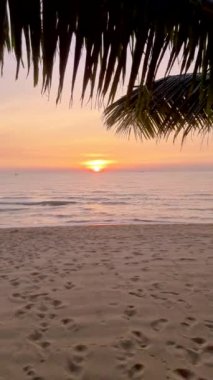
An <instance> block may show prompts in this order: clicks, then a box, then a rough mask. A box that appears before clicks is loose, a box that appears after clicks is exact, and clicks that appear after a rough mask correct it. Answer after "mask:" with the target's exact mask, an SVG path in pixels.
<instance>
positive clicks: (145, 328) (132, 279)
mask: <svg viewBox="0 0 213 380" xmlns="http://www.w3.org/2000/svg"><path fill="white" fill-rule="evenodd" d="M0 289H1V291H0V342H1V344H0V380H25V379H29V380H75V379H79V380H96V379H97V380H125V379H132V380H140V379H141V380H168V379H171V380H173V379H174V380H184V379H186V380H188V379H189V380H191V379H192V380H212V379H213V225H140V226H91V227H90V226H88V227H50V228H26V229H25V228H22V229H1V230H0Z"/></svg>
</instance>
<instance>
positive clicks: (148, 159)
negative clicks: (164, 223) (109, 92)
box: [0, 56, 213, 169]
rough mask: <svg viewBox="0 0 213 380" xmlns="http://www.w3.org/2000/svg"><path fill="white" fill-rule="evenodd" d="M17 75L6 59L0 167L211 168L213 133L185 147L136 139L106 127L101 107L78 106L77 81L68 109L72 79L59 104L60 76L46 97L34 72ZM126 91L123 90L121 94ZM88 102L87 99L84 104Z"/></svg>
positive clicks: (11, 59) (1, 98)
mask: <svg viewBox="0 0 213 380" xmlns="http://www.w3.org/2000/svg"><path fill="white" fill-rule="evenodd" d="M14 77H15V59H14V57H12V56H10V57H6V58H5V66H4V75H3V77H1V78H0V81H1V82H0V83H1V90H0V169H5V168H18V169H21V168H57V169H59V168H61V169H64V168H65V169H69V168H70V169H72V168H75V169H76V168H83V166H84V162H85V161H87V160H95V159H100V160H102V159H104V160H109V161H110V163H109V166H111V168H139V167H140V168H145V169H146V168H148V169H149V168H164V167H165V166H166V167H167V166H168V165H169V166H179V165H180V166H197V165H198V166H202V167H213V155H212V148H213V138H212V135H211V136H210V135H209V136H208V137H207V136H206V137H205V139H204V140H203V139H202V138H201V137H197V136H194V137H193V138H192V137H189V138H188V139H187V140H186V141H185V142H184V145H183V146H182V147H181V143H180V140H179V141H176V142H175V144H174V143H173V142H172V139H171V140H169V141H167V142H166V141H160V142H158V143H156V142H155V141H144V142H141V141H135V139H134V136H133V135H132V136H131V138H130V140H128V139H127V138H126V137H124V136H122V135H115V133H114V131H113V130H111V131H107V130H106V128H105V127H104V122H103V118H102V112H103V108H102V109H97V108H95V107H91V104H88V105H86V104H85V105H83V107H81V105H80V101H79V99H80V85H79V84H78V83H77V86H76V91H75V100H74V104H73V106H72V107H71V108H70V107H69V97H70V93H69V89H70V80H69V79H67V81H66V84H65V86H64V91H63V97H62V101H61V103H60V104H58V105H57V106H56V104H55V99H56V90H57V75H55V76H54V79H53V86H52V90H51V93H50V97H49V99H48V96H47V94H44V95H41V85H38V86H37V87H36V88H33V85H32V78H31V74H30V75H29V77H28V78H26V70H22V71H21V73H20V78H19V80H18V81H15V80H14ZM120 95H122V91H121V92H120ZM85 103H86V102H85Z"/></svg>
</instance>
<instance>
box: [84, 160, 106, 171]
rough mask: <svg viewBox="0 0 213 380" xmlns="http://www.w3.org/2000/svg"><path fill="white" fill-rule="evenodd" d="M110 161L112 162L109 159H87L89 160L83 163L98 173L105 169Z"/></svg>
mask: <svg viewBox="0 0 213 380" xmlns="http://www.w3.org/2000/svg"><path fill="white" fill-rule="evenodd" d="M111 162H112V161H111V160H89V161H85V162H84V163H83V165H84V166H85V167H86V168H87V169H90V170H92V171H93V172H96V173H98V172H101V171H102V170H104V169H106V168H107V167H108V166H109V164H110V163H111Z"/></svg>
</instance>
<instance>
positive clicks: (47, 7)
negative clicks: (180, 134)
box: [0, 0, 213, 122]
mask: <svg viewBox="0 0 213 380" xmlns="http://www.w3.org/2000/svg"><path fill="white" fill-rule="evenodd" d="M212 25H213V0H172V1H171V0H161V1H159V0H122V1H121V0H120V1H119V0H90V1H88V0H30V1H29V0H0V63H1V64H2V65H3V58H4V50H5V48H7V49H9V50H12V51H14V52H15V56H16V60H17V77H18V73H19V67H20V64H21V63H22V60H23V48H22V46H23V41H25V45H26V50H27V64H28V69H29V67H30V65H31V64H32V65H33V70H34V84H35V85H36V84H37V83H38V78H39V68H40V63H41V65H42V79H43V86H42V87H43V90H44V91H45V90H47V89H50V87H51V80H52V73H53V67H54V64H55V57H56V55H58V56H59V87H58V98H57V100H59V99H60V97H61V92H62V89H63V83H64V75H65V71H66V67H67V62H68V55H69V52H70V47H71V43H73V46H74V49H73V57H72V58H73V62H72V67H71V68H70V70H71V72H72V80H71V96H72V94H73V91H74V86H75V81H76V75H77V72H78V69H79V63H80V61H81V60H82V56H81V53H82V49H84V50H85V55H84V58H83V59H84V66H83V73H82V78H83V83H82V99H84V98H85V92H86V90H87V89H88V90H89V97H91V98H92V97H94V96H95V97H96V96H97V95H98V97H99V98H104V97H106V96H107V97H108V101H109V103H112V102H113V100H114V98H115V95H116V92H117V88H118V84H119V83H120V81H121V80H123V81H124V79H126V80H127V84H128V88H127V94H128V96H133V94H134V92H133V94H132V95H131V92H132V90H133V89H134V86H135V84H136V83H137V84H139V85H140V88H143V86H144V85H146V86H147V88H149V91H150V89H152V85H153V81H154V80H155V79H156V74H157V71H158V68H159V65H160V63H161V62H162V60H163V58H164V57H165V54H166V56H167V57H168V55H167V54H169V57H168V60H167V70H166V76H167V75H169V72H170V70H171V68H172V67H173V65H174V63H175V62H176V60H177V58H178V57H180V55H181V67H180V74H184V73H185V72H188V70H189V68H190V66H191V65H192V64H193V80H194V78H196V75H197V74H198V73H200V75H201V77H200V78H201V86H199V90H198V91H199V92H200V93H199V97H200V95H202V92H203V84H205V86H206V83H208V84H207V87H205V94H206V102H205V103H206V112H207V113H209V112H210V111H211V105H212V102H213V27H212ZM129 50H130V51H131V57H132V60H131V67H130V72H129V74H128V76H127V71H126V64H127V53H128V51H129ZM168 51H169V53H168ZM195 83H196V80H195ZM151 91H152V90H151ZM147 105H148V104H147ZM188 120H189V119H188ZM156 122H157V120H156Z"/></svg>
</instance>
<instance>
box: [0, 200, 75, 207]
mask: <svg viewBox="0 0 213 380" xmlns="http://www.w3.org/2000/svg"><path fill="white" fill-rule="evenodd" d="M76 203H77V202H76V201H37V202H36V201H35V202H0V205H7V206H8V205H16V206H53V207H57V206H66V205H69V204H76Z"/></svg>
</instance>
